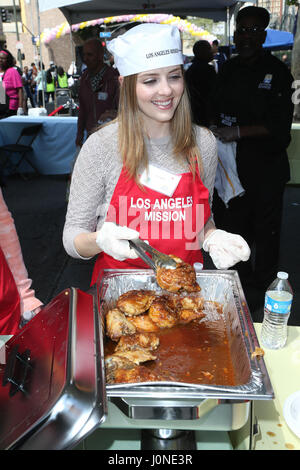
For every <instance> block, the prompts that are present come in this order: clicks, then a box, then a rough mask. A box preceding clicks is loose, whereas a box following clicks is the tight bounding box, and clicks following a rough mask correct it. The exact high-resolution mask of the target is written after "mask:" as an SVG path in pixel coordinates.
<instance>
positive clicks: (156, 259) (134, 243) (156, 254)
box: [129, 238, 177, 271]
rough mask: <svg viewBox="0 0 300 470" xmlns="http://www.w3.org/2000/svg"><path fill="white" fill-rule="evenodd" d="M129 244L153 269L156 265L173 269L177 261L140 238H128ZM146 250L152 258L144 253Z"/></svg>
mask: <svg viewBox="0 0 300 470" xmlns="http://www.w3.org/2000/svg"><path fill="white" fill-rule="evenodd" d="M129 245H130V247H131V248H133V249H134V250H135V251H136V253H137V254H138V255H139V257H140V258H141V259H142V260H143V261H145V263H146V264H148V266H150V268H152V269H153V271H156V269H157V267H160V268H166V269H175V268H176V266H177V263H176V261H175V260H173V259H172V258H171V257H170V256H168V255H165V254H164V253H161V252H160V251H158V250H156V249H155V248H153V247H152V246H150V245H148V243H145V242H144V241H143V240H141V239H140V238H137V239H136V240H129ZM146 252H147V253H149V254H150V255H151V256H152V258H150V257H149V256H148V255H146Z"/></svg>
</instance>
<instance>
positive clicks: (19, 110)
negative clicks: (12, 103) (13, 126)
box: [17, 108, 25, 116]
mask: <svg viewBox="0 0 300 470" xmlns="http://www.w3.org/2000/svg"><path fill="white" fill-rule="evenodd" d="M24 114H25V113H24V109H23V108H18V111H17V116H23V115H24Z"/></svg>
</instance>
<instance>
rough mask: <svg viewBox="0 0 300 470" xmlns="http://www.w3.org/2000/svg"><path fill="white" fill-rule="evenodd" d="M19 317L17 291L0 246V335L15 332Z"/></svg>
mask: <svg viewBox="0 0 300 470" xmlns="http://www.w3.org/2000/svg"><path fill="white" fill-rule="evenodd" d="M20 319H21V307H20V296H19V292H18V289H17V286H16V283H15V280H14V277H13V275H12V273H11V270H10V269H9V266H8V264H7V261H6V258H5V255H4V253H3V251H2V249H1V247H0V335H14V334H16V333H17V331H18V328H19V323H20Z"/></svg>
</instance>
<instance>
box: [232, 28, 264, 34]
mask: <svg viewBox="0 0 300 470" xmlns="http://www.w3.org/2000/svg"><path fill="white" fill-rule="evenodd" d="M263 31H265V28H263V27H261V26H250V27H247V26H238V27H237V28H236V32H237V33H238V34H245V33H248V34H258V33H262V32H263Z"/></svg>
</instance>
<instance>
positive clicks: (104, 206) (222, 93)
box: [0, 6, 293, 289]
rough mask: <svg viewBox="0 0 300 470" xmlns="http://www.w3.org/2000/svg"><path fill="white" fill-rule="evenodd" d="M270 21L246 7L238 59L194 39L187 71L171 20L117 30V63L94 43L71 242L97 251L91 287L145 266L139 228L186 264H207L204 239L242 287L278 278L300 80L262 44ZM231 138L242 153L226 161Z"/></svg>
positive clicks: (86, 54)
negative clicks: (107, 272)
mask: <svg viewBox="0 0 300 470" xmlns="http://www.w3.org/2000/svg"><path fill="white" fill-rule="evenodd" d="M269 19H270V18H269V13H268V12H267V10H265V9H264V8H260V7H252V6H251V7H245V8H243V9H241V10H240V11H239V13H238V15H237V18H236V30H235V34H234V42H235V46H236V54H235V56H234V57H233V58H230V59H229V58H228V57H226V56H225V55H224V54H223V53H222V52H220V51H219V49H218V44H217V43H215V44H213V45H210V44H209V43H207V42H206V41H198V42H196V44H195V45H194V59H193V61H192V64H191V65H190V67H188V68H185V67H184V58H183V55H182V52H181V50H182V47H181V40H180V34H179V31H178V29H177V27H175V26H171V25H160V24H141V25H139V26H135V27H133V28H131V29H129V30H128V31H127V32H126V33H125V34H122V35H120V36H118V37H116V38H115V39H113V40H111V41H110V42H109V43H108V46H107V47H108V50H109V52H110V54H111V56H112V57H113V59H114V60H113V65H109V64H107V63H105V62H104V50H103V46H102V44H101V42H100V41H99V40H98V39H91V40H89V41H87V42H86V43H85V44H84V47H83V61H84V63H85V65H86V69H85V71H84V72H83V73H82V75H81V79H80V90H79V107H80V110H79V117H78V129H77V136H76V145H77V146H78V147H80V152H79V155H78V157H77V160H76V163H75V166H74V170H73V172H72V179H71V187H70V194H69V202H68V209H67V214H66V221H65V226H64V230H63V243H64V247H65V250H66V252H67V253H68V254H69V255H70V256H72V257H74V258H80V259H90V258H93V257H95V258H96V262H95V267H94V272H93V276H92V279H91V284H93V283H94V282H95V281H96V280H97V278H98V276H99V273H100V271H101V270H102V269H105V268H113V269H118V268H121V269H124V268H128V269H132V268H144V267H145V266H146V265H145V263H144V262H143V261H142V260H141V259H138V257H137V255H136V253H135V251H134V250H133V249H132V248H131V247H130V244H129V240H131V239H135V238H138V237H141V238H142V239H145V240H148V242H149V243H150V245H151V246H153V247H155V248H156V249H158V250H159V251H161V252H165V253H167V254H172V253H176V255H177V256H178V257H180V258H182V259H183V260H184V261H185V262H188V263H190V264H194V263H201V264H203V256H202V250H204V251H206V252H207V253H208V254H209V255H210V257H211V259H212V262H213V263H214V265H215V267H216V268H217V269H228V268H233V269H236V270H238V272H239V274H240V278H241V281H242V284H243V285H244V286H246V285H247V284H248V283H249V284H255V285H256V286H257V288H259V289H265V288H266V287H267V286H268V284H269V283H270V281H272V280H273V279H274V278H275V277H276V273H277V270H278V262H279V246H280V228H281V213H282V201H283V193H284V187H285V184H286V182H287V181H288V179H289V163H288V157H287V151H286V149H287V147H288V144H289V142H290V130H291V124H292V118H293V104H292V99H291V94H292V81H293V79H292V76H291V73H290V71H289V70H288V68H287V67H286V65H285V64H283V62H281V61H280V60H278V59H277V58H276V57H274V56H272V55H271V54H270V53H268V52H265V51H264V49H263V43H264V41H265V37H266V28H267V26H268V23H269ZM2 53H3V51H2ZM2 53H1V52H0V70H1V64H2V63H3V62H2V55H3V54H2ZM2 67H3V65H2ZM48 72H49V71H47V72H46V71H45V70H44V69H43V67H41V68H40V70H39V71H38V70H36V71H35V78H34V82H35V83H36V85H37V89H38V92H39V91H40V90H41V88H40V87H41V86H45V87H46V88H45V89H44V91H46V92H47V94H48V96H49V99H50V97H51V96H52V94H53V86H54V87H55V86H56V85H55V83H56V82H55V80H56V79H55V74H54V73H53V72H54V69H53V70H50V74H49V73H48ZM26 73H27V72H26ZM57 73H58V76H59V77H60V78H59V79H57V82H58V83H59V86H62V85H63V84H64V83H65V81H64V80H65V76H64V72H63V71H58V69H57ZM28 74H29V69H28ZM14 75H15V74H14ZM32 75H33V72H32V74H31V76H32ZM47 75H48V78H47ZM50 75H51V76H50ZM31 82H32V80H31ZM31 82H30V79H29V82H28V84H27V85H28V86H29V88H30V87H31ZM18 83H19V88H22V89H23V85H22V84H21V85H20V82H18ZM41 83H43V85H41ZM47 86H48V89H47ZM24 87H25V85H24ZM25 91H26V88H25ZM30 91H31V94H32V99H33V100H34V93H32V88H30ZM38 95H39V93H38ZM18 96H19V95H18ZM20 96H21V95H20ZM28 98H29V99H30V95H28ZM33 102H34V101H33ZM14 108H15V109H16V110H17V109H18V105H14ZM224 148H225V149H230V151H231V154H232V156H233V157H232V159H229V157H228V159H227V161H225V160H224V161H223V162H222V160H221V149H223V150H224ZM223 150H222V151H223ZM225 153H226V152H225ZM227 155H229V153H228V152H227ZM224 166H225V167H226V168H227V170H228V172H229V173H227V176H228V174H230V175H233V176H234V178H233V179H232V181H230V179H229V178H228V177H227V178H225V179H224V181H225V184H227V185H229V186H230V189H233V194H232V195H231V197H230V198H229V199H228V198H227V199H224V197H222V193H221V191H217V190H216V186H215V181H216V178H217V177H218V171H220V168H221V167H224ZM229 166H230V168H229ZM235 184H236V185H237V184H238V185H239V186H240V187H242V189H243V191H241V192H240V193H239V196H237V195H236V194H235V192H234V189H235V187H234V186H235ZM223 189H226V188H223ZM169 200H172V201H173V202H174V201H177V202H178V201H180V204H181V205H179V206H178V207H177V206H176V205H175V206H174V204H173V205H168V204H166V201H169ZM162 208H164V209H162ZM175 212H176V214H175ZM175 215H176V217H175ZM177 216H178V217H177ZM185 221H187V222H186V223H185ZM204 267H205V266H204Z"/></svg>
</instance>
